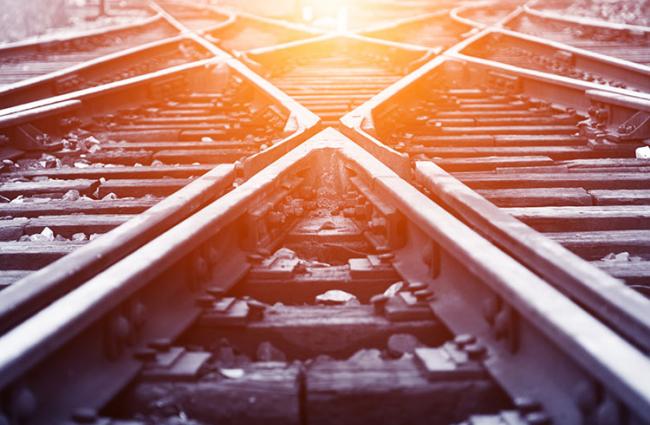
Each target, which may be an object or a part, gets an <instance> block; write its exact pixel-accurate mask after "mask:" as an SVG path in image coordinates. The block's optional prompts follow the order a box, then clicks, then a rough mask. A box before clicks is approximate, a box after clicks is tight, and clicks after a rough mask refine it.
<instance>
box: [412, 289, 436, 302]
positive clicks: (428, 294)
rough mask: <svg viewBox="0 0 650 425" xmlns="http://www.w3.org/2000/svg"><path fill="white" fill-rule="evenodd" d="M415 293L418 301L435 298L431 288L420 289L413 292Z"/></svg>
mask: <svg viewBox="0 0 650 425" xmlns="http://www.w3.org/2000/svg"><path fill="white" fill-rule="evenodd" d="M413 295H415V298H417V300H418V301H429V300H431V299H433V292H432V291H431V290H429V289H420V290H419V291H415V292H413Z"/></svg>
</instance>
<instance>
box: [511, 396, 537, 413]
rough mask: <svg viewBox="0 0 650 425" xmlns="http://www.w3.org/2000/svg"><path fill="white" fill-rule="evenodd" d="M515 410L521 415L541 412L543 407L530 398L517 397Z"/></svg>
mask: <svg viewBox="0 0 650 425" xmlns="http://www.w3.org/2000/svg"><path fill="white" fill-rule="evenodd" d="M514 405H515V408H516V409H517V410H518V411H520V412H521V413H524V414H525V413H533V412H537V411H539V410H541V408H542V405H541V404H540V403H539V402H538V401H537V400H535V399H532V398H530V397H517V398H515V399H514Z"/></svg>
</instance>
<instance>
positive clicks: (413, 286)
mask: <svg viewBox="0 0 650 425" xmlns="http://www.w3.org/2000/svg"><path fill="white" fill-rule="evenodd" d="M427 288H428V286H427V284H426V283H423V282H411V283H409V285H408V286H407V287H406V290H407V291H409V292H417V291H422V290H423V289H427Z"/></svg>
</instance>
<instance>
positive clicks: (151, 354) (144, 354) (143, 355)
mask: <svg viewBox="0 0 650 425" xmlns="http://www.w3.org/2000/svg"><path fill="white" fill-rule="evenodd" d="M133 357H135V358H136V359H138V360H140V361H143V362H152V361H154V360H156V350H153V349H151V348H141V349H139V350H137V351H136V352H135V353H133Z"/></svg>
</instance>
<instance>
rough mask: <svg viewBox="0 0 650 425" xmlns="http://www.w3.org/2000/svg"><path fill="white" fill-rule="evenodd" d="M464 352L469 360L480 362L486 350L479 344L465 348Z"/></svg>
mask: <svg viewBox="0 0 650 425" xmlns="http://www.w3.org/2000/svg"><path fill="white" fill-rule="evenodd" d="M464 349H465V352H466V353H467V356H468V357H469V358H470V360H481V359H482V358H483V357H485V354H486V352H487V350H486V349H485V347H484V346H483V345H481V344H479V343H473V344H469V345H467V346H465V348H464Z"/></svg>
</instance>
